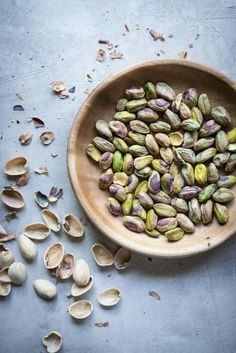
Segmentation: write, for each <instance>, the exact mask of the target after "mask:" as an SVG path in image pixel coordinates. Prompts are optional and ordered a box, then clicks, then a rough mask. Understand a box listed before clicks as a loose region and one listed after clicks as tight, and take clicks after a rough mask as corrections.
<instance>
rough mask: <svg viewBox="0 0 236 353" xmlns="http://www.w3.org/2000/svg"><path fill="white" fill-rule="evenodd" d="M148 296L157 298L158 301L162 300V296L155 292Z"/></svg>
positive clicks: (149, 293)
mask: <svg viewBox="0 0 236 353" xmlns="http://www.w3.org/2000/svg"><path fill="white" fill-rule="evenodd" d="M148 295H150V296H151V297H153V298H155V299H156V300H161V297H160V295H159V294H158V293H157V292H155V291H154V290H152V291H150V292H148Z"/></svg>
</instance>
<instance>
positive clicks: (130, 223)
mask: <svg viewBox="0 0 236 353" xmlns="http://www.w3.org/2000/svg"><path fill="white" fill-rule="evenodd" d="M122 221H123V224H124V226H125V227H126V228H128V229H129V230H131V231H133V232H137V233H142V232H143V231H144V229H145V224H144V222H143V220H142V219H141V218H139V217H135V216H124V217H122Z"/></svg>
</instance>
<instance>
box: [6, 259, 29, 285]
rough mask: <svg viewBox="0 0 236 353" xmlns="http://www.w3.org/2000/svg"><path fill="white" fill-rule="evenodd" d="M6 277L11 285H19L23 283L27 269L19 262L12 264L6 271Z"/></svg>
mask: <svg viewBox="0 0 236 353" xmlns="http://www.w3.org/2000/svg"><path fill="white" fill-rule="evenodd" d="M8 276H9V277H10V279H11V281H12V283H14V284H17V285H21V284H23V283H24V282H25V280H26V277H27V269H26V267H25V265H24V264H22V263H21V262H13V263H12V264H11V265H10V266H9V269H8Z"/></svg>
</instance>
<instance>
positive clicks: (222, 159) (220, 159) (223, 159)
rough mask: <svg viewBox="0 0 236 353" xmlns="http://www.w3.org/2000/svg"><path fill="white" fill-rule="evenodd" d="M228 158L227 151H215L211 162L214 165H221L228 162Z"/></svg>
mask: <svg viewBox="0 0 236 353" xmlns="http://www.w3.org/2000/svg"><path fill="white" fill-rule="evenodd" d="M229 158H230V153H229V152H224V153H217V154H216V155H215V156H214V158H213V163H214V164H215V165H216V167H222V166H223V165H224V164H226V163H227V162H228V160H229Z"/></svg>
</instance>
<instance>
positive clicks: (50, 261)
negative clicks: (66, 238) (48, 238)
mask: <svg viewBox="0 0 236 353" xmlns="http://www.w3.org/2000/svg"><path fill="white" fill-rule="evenodd" d="M63 256H64V245H63V244H62V243H54V244H52V245H50V246H49V247H48V248H47V250H46V251H45V253H44V265H45V267H46V268H47V269H48V270H51V269H53V268H57V267H58V266H59V265H60V263H61V262H62V259H63Z"/></svg>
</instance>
